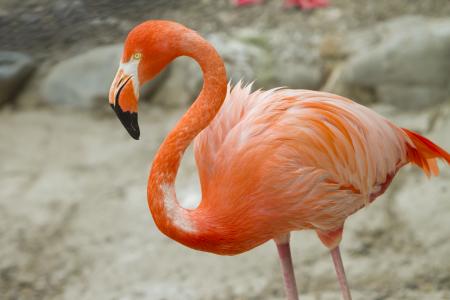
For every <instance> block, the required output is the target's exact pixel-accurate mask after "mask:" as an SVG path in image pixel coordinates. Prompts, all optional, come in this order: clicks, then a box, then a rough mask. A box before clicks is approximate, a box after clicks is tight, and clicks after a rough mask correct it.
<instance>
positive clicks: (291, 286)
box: [275, 236, 298, 300]
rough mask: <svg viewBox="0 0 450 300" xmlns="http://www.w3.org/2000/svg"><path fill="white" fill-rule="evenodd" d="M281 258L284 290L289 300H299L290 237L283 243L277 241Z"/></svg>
mask: <svg viewBox="0 0 450 300" xmlns="http://www.w3.org/2000/svg"><path fill="white" fill-rule="evenodd" d="M275 243H276V244H277V249H278V255H279V256H280V263H281V270H282V271H283V280H284V290H285V292H286V296H287V299H288V300H298V292H297V283H296V281H295V274H294V267H293V265H292V256H291V247H290V245H289V236H288V238H287V241H286V239H284V240H283V241H278V240H275Z"/></svg>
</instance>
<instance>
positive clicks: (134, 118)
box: [111, 104, 141, 140]
mask: <svg viewBox="0 0 450 300" xmlns="http://www.w3.org/2000/svg"><path fill="white" fill-rule="evenodd" d="M111 108H112V109H113V110H114V111H115V112H116V115H117V117H118V118H119V120H120V122H121V123H122V125H123V126H124V127H125V129H126V130H127V131H128V133H129V134H130V136H131V137H132V138H133V139H135V140H139V136H140V134H141V132H140V130H139V124H138V114H137V112H129V111H126V112H124V111H122V108H121V107H120V106H119V105H112V104H111Z"/></svg>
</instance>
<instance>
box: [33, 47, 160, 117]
mask: <svg viewBox="0 0 450 300" xmlns="http://www.w3.org/2000/svg"><path fill="white" fill-rule="evenodd" d="M122 47H123V46H122V45H121V44H115V45H109V46H103V47H98V48H95V49H93V50H89V51H88V52H85V53H83V54H80V55H78V56H75V57H72V58H70V59H67V60H65V61H62V62H60V63H58V64H57V65H56V66H55V67H54V68H53V69H51V70H50V72H49V74H48V75H47V77H46V78H45V80H44V82H43V85H42V89H41V97H42V98H43V100H44V101H45V102H47V103H49V104H52V105H68V106H72V107H79V108H92V107H103V106H105V105H106V104H107V101H108V100H107V99H108V91H109V87H110V85H111V82H112V80H113V79H114V76H115V74H116V71H117V68H118V65H119V61H120V57H121V53H122ZM164 78H165V77H164V73H163V74H162V75H161V76H160V77H158V79H156V80H154V81H153V83H151V84H150V85H146V86H145V87H144V88H143V89H142V93H141V98H142V99H145V98H147V95H148V94H151V93H153V92H154V91H155V90H156V89H157V88H158V86H159V85H160V84H161V80H163V79H164Z"/></svg>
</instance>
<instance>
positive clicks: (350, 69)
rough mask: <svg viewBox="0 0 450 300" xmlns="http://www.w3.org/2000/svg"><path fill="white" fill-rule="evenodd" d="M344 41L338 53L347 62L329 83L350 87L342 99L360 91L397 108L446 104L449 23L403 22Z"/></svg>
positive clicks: (418, 19)
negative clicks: (345, 57)
mask: <svg viewBox="0 0 450 300" xmlns="http://www.w3.org/2000/svg"><path fill="white" fill-rule="evenodd" d="M347 41H348V43H344V44H348V45H347V46H345V47H343V49H342V51H343V52H345V53H346V55H348V56H349V59H348V61H347V62H345V63H344V65H343V66H342V70H341V71H340V76H338V79H336V78H334V83H333V85H334V86H335V87H342V86H346V87H350V89H348V90H347V92H348V94H347V96H350V97H355V96H356V93H355V92H354V90H365V91H366V92H367V93H368V94H373V93H374V94H373V96H374V97H375V98H376V99H377V100H379V101H381V102H386V103H390V104H394V105H396V106H398V107H401V108H422V107H426V106H431V105H434V104H436V103H439V102H443V101H447V100H449V99H450V89H449V86H450V59H449V58H450V19H441V20H440V19H426V18H423V17H403V18H399V19H396V20H393V21H389V22H386V23H383V24H381V25H379V26H377V27H376V28H374V29H373V30H365V31H361V32H358V33H355V34H352V35H350V37H349V38H348V40H347ZM328 86H330V84H329V85H328ZM355 100H358V99H355ZM366 100H367V99H366ZM372 100H374V99H372ZM363 102H367V101H363Z"/></svg>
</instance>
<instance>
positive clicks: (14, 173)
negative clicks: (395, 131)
mask: <svg viewBox="0 0 450 300" xmlns="http://www.w3.org/2000/svg"><path fill="white" fill-rule="evenodd" d="M156 18H158V19H171V20H175V21H178V22H180V23H183V24H185V25H187V26H189V27H191V28H193V29H195V30H197V31H198V32H200V33H201V34H202V35H203V36H204V37H206V38H207V39H208V40H209V41H211V42H212V43H213V45H214V46H215V47H216V48H217V50H218V51H219V53H220V54H221V55H222V56H223V58H224V60H225V62H226V65H227V70H228V75H229V78H230V80H231V81H232V82H234V83H236V82H237V81H238V80H240V79H242V80H243V81H245V82H251V81H255V84H254V88H266V89H268V88H272V87H276V86H288V87H291V88H306V89H320V90H326V91H331V92H334V93H338V94H341V95H344V96H347V97H350V98H352V99H353V100H355V101H358V102H360V103H363V104H365V105H368V106H370V107H371V108H373V109H375V110H376V111H378V112H379V113H381V114H382V115H384V116H386V117H388V118H389V119H391V120H392V121H393V122H395V123H396V124H398V125H401V126H403V127H407V128H409V129H412V130H415V131H417V132H420V133H421V134H424V135H426V136H427V137H429V138H430V139H432V140H433V141H435V142H436V143H438V144H440V145H441V146H442V147H443V148H445V149H447V150H450V2H449V1H448V0H396V1H390V0H377V1H370V0H361V1H351V0H330V6H328V7H327V8H320V9H315V10H310V11H304V10H298V9H283V8H282V1H279V0H266V1H265V2H264V4H263V5H257V6H250V7H239V8H237V7H234V6H233V5H231V4H230V2H229V1H227V0H220V1H219V0H217V1H213V0H195V1H194V0H183V1H175V0H160V1H156V0H153V1H144V0H130V1H113V0H99V1H89V0H22V1H17V0H0V157H1V163H0V299H5V300H6V299H8V300H9V299H11V300H12V299H161V300H162V299H205V300H209V299H211V300H216V299H217V300H222V299H236V300H238V299H239V300H244V299H252V300H255V299H272V300H275V299H278V300H280V299H284V296H283V290H282V279H281V276H280V273H279V265H278V259H277V254H276V250H275V247H274V245H273V243H272V242H269V243H266V244H265V245H263V246H260V247H258V248H256V249H254V250H252V251H251V252H249V253H246V254H243V255H239V256H235V257H221V256H216V255H213V254H208V253H201V252H196V251H193V250H191V249H188V248H186V247H184V246H181V245H179V244H177V243H175V242H173V241H171V240H169V239H168V238H166V237H165V236H163V235H162V234H161V233H160V232H158V231H157V229H156V228H155V225H154V223H153V221H152V219H151V217H150V214H149V212H148V207H147V202H146V181H147V176H148V170H149V166H150V164H151V161H152V158H153V155H154V154H155V151H156V150H157V148H158V146H159V144H160V143H161V142H162V140H163V138H164V136H165V135H166V134H167V133H168V131H169V130H170V128H171V127H172V126H173V125H174V124H175V122H176V121H177V119H178V118H179V117H180V116H181V115H182V114H183V112H184V111H185V109H186V107H187V106H189V105H190V103H191V101H192V100H193V99H194V97H195V95H196V94H197V93H198V91H199V89H200V87H201V84H202V78H201V74H200V72H199V68H198V66H197V65H196V64H195V63H194V62H192V61H190V60H189V59H186V58H181V59H177V60H176V61H175V62H174V63H173V64H172V65H171V66H170V67H169V68H167V69H166V70H165V71H164V72H163V73H162V74H161V75H160V76H159V77H158V78H157V79H155V80H154V82H153V83H152V84H149V85H147V86H145V87H144V88H143V92H142V93H143V95H142V98H141V100H140V123H141V133H142V134H141V136H142V139H141V140H140V141H139V142H136V141H134V140H132V139H131V138H130V137H129V136H128V134H127V133H126V131H125V130H124V128H123V127H122V125H121V124H120V122H119V121H118V120H116V117H115V115H114V113H113V112H112V111H111V109H110V108H109V105H108V102H107V92H108V88H109V84H110V82H111V81H112V79H113V77H114V74H115V71H116V68H117V66H118V64H119V57H120V53H121V50H122V45H121V43H122V42H123V41H124V39H125V37H126V34H127V32H128V31H129V30H131V29H132V28H133V27H134V26H135V25H137V24H138V23H140V22H142V21H144V20H148V19H156ZM449 182H450V170H449V168H448V167H447V168H444V170H443V171H442V173H441V175H440V177H437V178H433V179H432V180H427V178H426V177H425V176H424V175H423V174H421V172H420V171H419V170H418V169H417V168H414V167H406V168H404V169H403V170H402V171H401V172H400V174H399V175H398V176H397V177H396V179H395V181H394V182H393V184H392V185H391V188H390V189H389V190H388V191H387V192H386V194H385V195H384V196H383V197H382V198H381V199H380V200H379V201H376V202H375V203H374V204H373V205H371V206H370V207H369V208H368V209H363V210H361V211H360V212H358V213H357V214H356V215H354V216H352V217H351V218H349V221H348V222H347V224H346V235H345V236H344V239H343V242H342V252H343V259H344V264H345V266H346V271H347V275H348V279H349V282H350V286H351V287H352V290H353V293H354V298H355V299H369V300H370V299H372V300H375V299H377V300H380V299H450V259H449V255H450V239H449V236H450V185H449ZM177 192H178V194H179V196H180V198H181V199H183V205H184V206H187V207H194V206H195V205H196V203H198V200H199V198H200V195H199V194H200V193H199V187H198V182H197V175H196V167H195V164H194V163H193V160H192V151H190V152H188V153H187V155H186V158H185V159H184V161H183V166H182V170H181V174H180V175H179V176H178V181H177ZM292 247H293V256H294V262H295V270H296V276H297V281H298V285H299V290H300V293H301V296H302V297H301V299H305V300H307V299H310V300H312V299H315V300H327V299H329V300H331V299H339V297H340V292H339V287H338V283H337V281H336V279H335V278H336V277H335V274H334V269H333V265H332V262H331V259H330V258H329V255H328V252H327V250H326V249H325V248H324V247H323V246H322V245H321V244H320V242H319V241H318V239H317V238H316V236H315V234H314V233H312V232H299V233H295V234H293V242H292Z"/></svg>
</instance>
